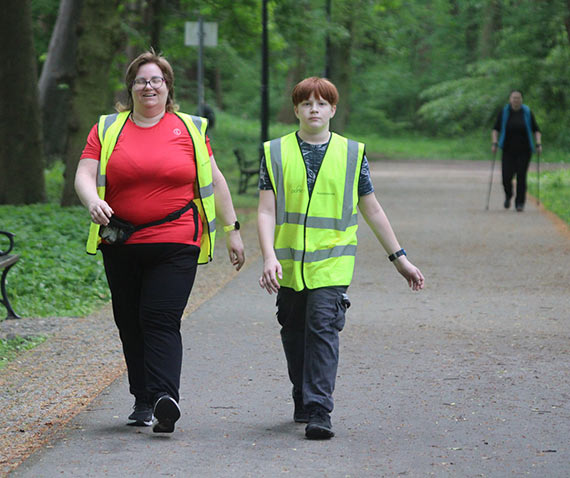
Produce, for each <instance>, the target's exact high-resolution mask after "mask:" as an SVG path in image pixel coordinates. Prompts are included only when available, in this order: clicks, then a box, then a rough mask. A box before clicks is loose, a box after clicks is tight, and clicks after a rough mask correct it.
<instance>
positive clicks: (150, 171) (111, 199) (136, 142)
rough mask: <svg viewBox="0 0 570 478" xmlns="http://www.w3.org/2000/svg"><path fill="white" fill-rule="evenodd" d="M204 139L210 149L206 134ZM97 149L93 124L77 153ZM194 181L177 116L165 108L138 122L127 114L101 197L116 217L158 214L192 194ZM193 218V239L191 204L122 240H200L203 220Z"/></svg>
mask: <svg viewBox="0 0 570 478" xmlns="http://www.w3.org/2000/svg"><path fill="white" fill-rule="evenodd" d="M206 145H207V147H208V152H209V153H210V155H212V149H211V147H210V140H209V139H208V138H207V137H206ZM100 153H101V142H100V141H99V136H98V134H97V125H95V126H94V127H93V128H92V129H91V132H90V133H89V136H88V137H87V145H86V146H85V149H84V150H83V154H82V155H81V159H84V158H91V159H96V160H99V155H100ZM195 186H196V162H195V159H194V148H193V145H192V140H191V138H190V134H189V133H188V130H187V129H186V126H185V125H184V123H183V122H182V120H181V119H180V118H178V117H177V116H176V115H175V114H173V113H166V114H165V115H164V117H163V118H162V119H161V120H160V121H159V122H158V123H157V124H156V125H154V126H152V127H150V128H141V127H140V126H137V125H136V124H135V123H134V122H133V121H131V120H130V119H129V120H127V122H126V124H125V127H124V128H123V131H122V132H121V134H120V135H119V138H118V140H117V144H116V146H115V149H114V150H113V152H112V153H111V157H110V158H109V162H108V164H107V185H106V193H105V201H107V203H108V204H109V205H110V206H111V207H112V208H113V211H115V214H116V215H117V216H118V217H120V218H122V219H125V220H127V221H129V222H131V223H133V224H135V225H137V224H144V223H146V222H151V221H156V220H158V219H162V218H163V217H165V216H166V215H168V214H170V213H171V212H174V211H176V210H178V209H181V208H182V207H184V206H185V205H186V204H187V203H188V202H189V201H190V200H191V199H193V198H194V197H195ZM197 222H198V236H197V240H194V235H195V225H194V213H193V210H192V209H190V210H189V211H187V212H185V213H184V214H183V215H182V216H181V217H180V218H179V219H177V220H175V221H172V222H167V223H164V224H160V225H158V226H152V227H148V228H145V229H141V230H140V231H137V232H135V233H134V234H133V235H132V236H131V237H130V238H129V240H128V241H127V242H126V243H127V244H140V243H157V242H169V243H179V244H193V245H200V236H201V234H202V223H201V221H200V220H199V218H198V221H197Z"/></svg>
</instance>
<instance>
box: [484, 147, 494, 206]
mask: <svg viewBox="0 0 570 478" xmlns="http://www.w3.org/2000/svg"><path fill="white" fill-rule="evenodd" d="M496 157H497V151H496V150H495V152H494V153H493V162H492V163H491V178H490V179H489V192H488V193H487V207H486V208H485V210H486V211H488V210H489V201H490V200H491V187H492V186H493V172H494V171H495V158H496Z"/></svg>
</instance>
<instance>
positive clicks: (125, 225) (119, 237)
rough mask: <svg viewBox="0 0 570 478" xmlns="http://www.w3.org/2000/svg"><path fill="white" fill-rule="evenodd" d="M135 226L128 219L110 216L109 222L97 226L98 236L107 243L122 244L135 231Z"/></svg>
mask: <svg viewBox="0 0 570 478" xmlns="http://www.w3.org/2000/svg"><path fill="white" fill-rule="evenodd" d="M136 230H137V228H136V227H135V225H134V224H131V223H130V222H129V221H125V220H124V219H121V218H120V217H118V216H112V217H111V219H109V224H107V225H106V226H101V227H100V228H99V236H100V237H101V239H103V240H104V241H105V242H106V243H107V244H123V243H124V242H126V241H127V239H128V238H129V237H131V235H132V234H133V232H135V231H136Z"/></svg>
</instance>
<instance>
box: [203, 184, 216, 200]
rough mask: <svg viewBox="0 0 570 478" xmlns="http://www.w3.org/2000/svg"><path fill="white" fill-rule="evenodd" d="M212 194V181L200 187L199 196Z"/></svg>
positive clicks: (205, 196) (204, 196)
mask: <svg viewBox="0 0 570 478" xmlns="http://www.w3.org/2000/svg"><path fill="white" fill-rule="evenodd" d="M212 194H214V183H210V184H208V185H207V186H204V187H203V188H200V197H201V198H207V197H208V196H211V195H212Z"/></svg>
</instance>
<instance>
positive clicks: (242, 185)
mask: <svg viewBox="0 0 570 478" xmlns="http://www.w3.org/2000/svg"><path fill="white" fill-rule="evenodd" d="M234 154H235V155H236V158H237V162H238V166H239V188H238V194H245V193H246V192H247V184H248V182H249V178H255V176H257V175H258V174H259V162H258V161H246V160H245V157H244V155H243V152H242V150H241V149H237V148H236V149H234Z"/></svg>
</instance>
